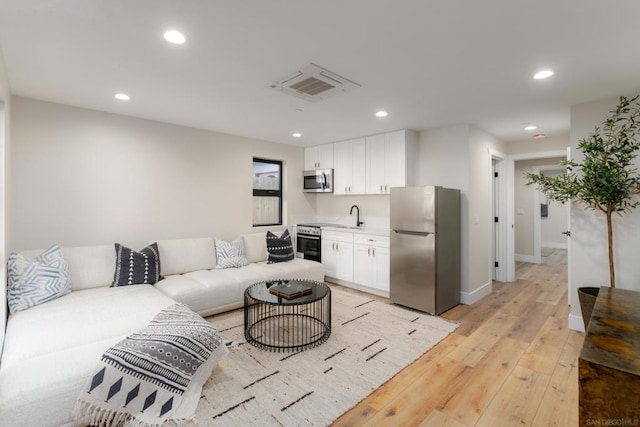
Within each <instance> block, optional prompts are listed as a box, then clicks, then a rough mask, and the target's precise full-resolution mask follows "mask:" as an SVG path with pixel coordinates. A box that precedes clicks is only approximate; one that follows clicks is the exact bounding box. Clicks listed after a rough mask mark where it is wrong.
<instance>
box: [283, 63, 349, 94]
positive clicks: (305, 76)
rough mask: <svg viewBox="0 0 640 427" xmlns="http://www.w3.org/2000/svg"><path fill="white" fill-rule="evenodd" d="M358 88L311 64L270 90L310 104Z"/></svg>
mask: <svg viewBox="0 0 640 427" xmlns="http://www.w3.org/2000/svg"><path fill="white" fill-rule="evenodd" d="M358 87H360V85H359V84H357V83H354V82H352V81H351V80H349V79H346V78H344V77H341V76H339V75H337V74H335V73H332V72H331V71H329V70H326V69H324V68H322V67H320V66H318V65H316V64H313V63H311V64H309V65H307V66H306V67H304V68H302V69H300V70H298V71H296V72H295V73H293V74H292V75H290V76H287V77H285V78H284V79H281V80H278V81H277V82H275V83H274V84H272V85H271V88H272V89H276V90H279V91H281V92H284V93H286V94H289V95H293V96H296V97H298V98H302V99H306V100H307V101H312V102H317V101H320V100H322V99H326V98H328V97H330V96H333V95H335V94H337V93H339V92H347V91H349V90H351V89H355V88H358Z"/></svg>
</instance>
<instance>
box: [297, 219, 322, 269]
mask: <svg viewBox="0 0 640 427" xmlns="http://www.w3.org/2000/svg"><path fill="white" fill-rule="evenodd" d="M297 228H298V231H297V235H296V237H297V241H298V243H297V248H296V252H297V256H298V257H299V258H304V259H309V260H312V261H317V262H322V256H321V247H322V242H321V233H322V231H321V230H320V227H319V226H316V225H298V227H297Z"/></svg>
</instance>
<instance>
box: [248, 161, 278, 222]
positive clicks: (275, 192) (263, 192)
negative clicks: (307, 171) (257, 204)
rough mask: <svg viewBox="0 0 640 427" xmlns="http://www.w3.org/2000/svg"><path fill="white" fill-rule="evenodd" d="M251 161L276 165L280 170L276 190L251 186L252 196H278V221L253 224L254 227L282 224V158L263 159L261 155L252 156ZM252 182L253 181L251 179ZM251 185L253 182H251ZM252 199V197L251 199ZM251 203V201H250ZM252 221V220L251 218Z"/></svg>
mask: <svg viewBox="0 0 640 427" xmlns="http://www.w3.org/2000/svg"><path fill="white" fill-rule="evenodd" d="M253 163H270V164H274V165H277V166H278V168H279V170H280V179H279V180H278V181H279V182H280V186H279V188H278V189H277V190H261V189H255V188H253V197H278V222H277V223H273V224H253V226H254V227H271V226H274V225H282V222H283V221H282V198H283V197H282V194H283V191H282V181H283V177H284V166H283V161H282V160H271V159H263V158H261V157H254V158H253ZM253 163H251V173H252V176H253ZM252 182H253V181H252ZM252 187H253V184H252ZM252 200H253V199H252ZM252 203H253V202H252ZM252 222H253V220H252Z"/></svg>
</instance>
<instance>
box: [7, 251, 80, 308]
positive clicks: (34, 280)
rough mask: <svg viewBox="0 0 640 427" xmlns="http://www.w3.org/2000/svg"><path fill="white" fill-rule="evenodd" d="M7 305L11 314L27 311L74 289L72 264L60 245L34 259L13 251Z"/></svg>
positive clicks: (8, 263) (9, 267)
mask: <svg viewBox="0 0 640 427" xmlns="http://www.w3.org/2000/svg"><path fill="white" fill-rule="evenodd" d="M7 267H8V270H9V289H8V295H7V299H8V301H7V302H8V304H9V311H10V312H11V313H17V312H18V311H22V310H26V309H27V308H31V307H34V306H36V305H38V304H42V303H45V302H47V301H51V300H53V299H56V298H58V297H61V296H63V295H66V294H68V293H69V292H71V277H70V276H69V265H68V264H67V261H66V260H65V259H64V256H63V255H62V251H61V250H60V247H59V246H58V245H53V246H51V247H50V248H49V249H47V250H46V251H44V252H43V253H41V254H40V255H38V256H37V257H36V258H35V259H30V258H27V257H26V256H24V255H21V254H19V253H17V252H11V254H9V259H8V260H7Z"/></svg>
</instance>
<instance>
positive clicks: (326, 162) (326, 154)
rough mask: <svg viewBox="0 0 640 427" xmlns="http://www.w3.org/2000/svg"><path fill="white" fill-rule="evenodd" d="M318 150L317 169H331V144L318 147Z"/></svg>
mask: <svg viewBox="0 0 640 427" xmlns="http://www.w3.org/2000/svg"><path fill="white" fill-rule="evenodd" d="M316 148H317V149H318V168H319V169H331V168H333V144H326V145H319V146H318V147H316Z"/></svg>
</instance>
